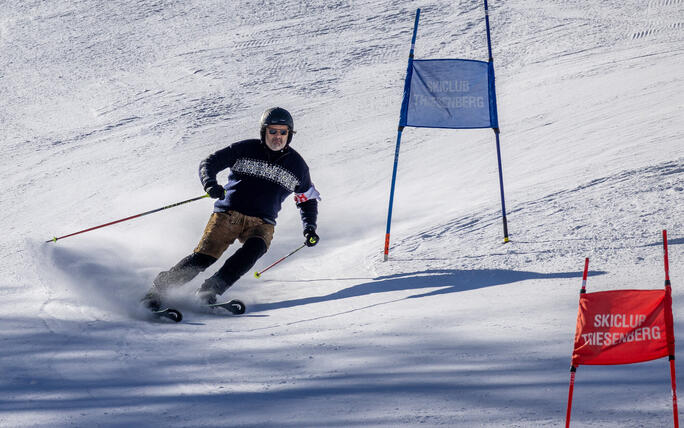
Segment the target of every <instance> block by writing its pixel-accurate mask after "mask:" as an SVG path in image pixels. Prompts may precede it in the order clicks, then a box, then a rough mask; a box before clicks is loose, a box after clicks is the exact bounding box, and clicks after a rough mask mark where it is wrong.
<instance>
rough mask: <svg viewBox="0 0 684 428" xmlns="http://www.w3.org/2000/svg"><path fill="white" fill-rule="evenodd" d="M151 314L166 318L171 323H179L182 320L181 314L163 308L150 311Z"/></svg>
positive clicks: (174, 310) (177, 311)
mask: <svg viewBox="0 0 684 428" xmlns="http://www.w3.org/2000/svg"><path fill="white" fill-rule="evenodd" d="M152 313H153V314H154V315H156V316H158V317H161V318H168V319H170V320H171V321H173V322H181V320H182V319H183V314H182V313H181V312H180V311H179V310H178V309H171V308H165V309H159V310H158V311H152Z"/></svg>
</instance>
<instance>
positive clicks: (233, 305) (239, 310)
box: [207, 299, 247, 315]
mask: <svg viewBox="0 0 684 428" xmlns="http://www.w3.org/2000/svg"><path fill="white" fill-rule="evenodd" d="M207 306H209V307H210V308H223V309H225V310H227V311H230V313H232V314H233V315H242V314H244V313H245V310H246V309H247V307H246V306H245V304H244V303H243V302H242V301H241V300H237V299H233V300H231V301H229V302H223V303H211V304H209V305H207Z"/></svg>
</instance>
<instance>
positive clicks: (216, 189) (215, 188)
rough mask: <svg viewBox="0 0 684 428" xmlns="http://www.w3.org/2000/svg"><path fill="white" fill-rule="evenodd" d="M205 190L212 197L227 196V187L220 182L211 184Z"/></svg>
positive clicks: (220, 197) (221, 197)
mask: <svg viewBox="0 0 684 428" xmlns="http://www.w3.org/2000/svg"><path fill="white" fill-rule="evenodd" d="M204 190H206V192H207V194H208V195H209V197H210V198H212V199H223V198H224V197H225V196H226V189H224V188H223V186H221V185H220V184H212V185H211V186H207V187H206V189H204Z"/></svg>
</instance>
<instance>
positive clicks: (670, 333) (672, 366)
mask: <svg viewBox="0 0 684 428" xmlns="http://www.w3.org/2000/svg"><path fill="white" fill-rule="evenodd" d="M663 255H664V260H665V290H667V294H668V295H669V296H671V295H672V294H671V293H672V285H671V283H670V262H669V260H668V255H667V230H663ZM670 299H671V297H670ZM665 319H666V322H667V330H668V331H667V334H668V340H667V343H668V347H669V348H670V349H669V351H670V352H669V354H670V357H669V360H670V380H671V381H672V414H673V417H674V427H675V428H679V409H678V408H677V374H676V373H675V349H674V320H673V319H672V304H671V301H670V310H669V313H666V314H665Z"/></svg>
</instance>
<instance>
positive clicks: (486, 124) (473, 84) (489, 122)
mask: <svg viewBox="0 0 684 428" xmlns="http://www.w3.org/2000/svg"><path fill="white" fill-rule="evenodd" d="M406 83H407V85H406V88H407V89H408V93H406V91H405V93H404V100H403V102H402V107H401V118H400V120H399V125H400V126H414V127H418V128H451V129H466V128H498V127H499V124H498V118H497V114H496V95H495V92H494V66H493V65H492V63H491V62H484V61H475V60H468V59H427V60H413V61H412V66H411V67H410V76H407V82H406Z"/></svg>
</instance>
